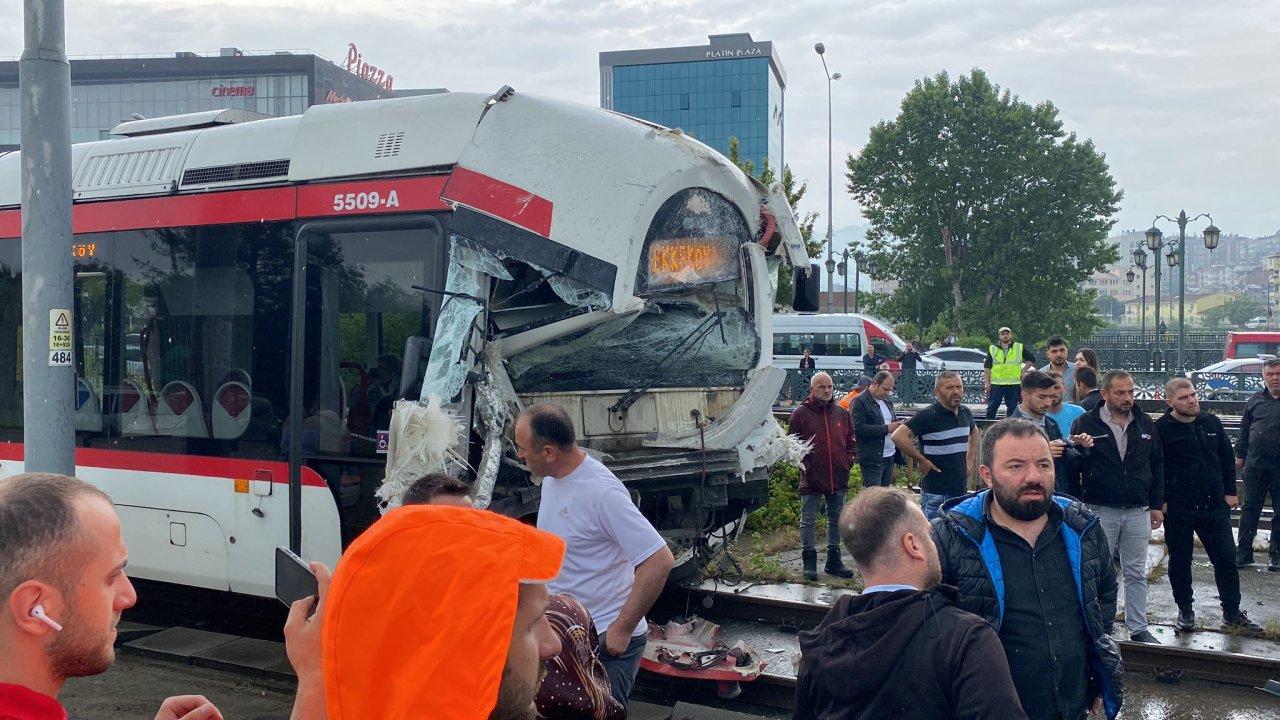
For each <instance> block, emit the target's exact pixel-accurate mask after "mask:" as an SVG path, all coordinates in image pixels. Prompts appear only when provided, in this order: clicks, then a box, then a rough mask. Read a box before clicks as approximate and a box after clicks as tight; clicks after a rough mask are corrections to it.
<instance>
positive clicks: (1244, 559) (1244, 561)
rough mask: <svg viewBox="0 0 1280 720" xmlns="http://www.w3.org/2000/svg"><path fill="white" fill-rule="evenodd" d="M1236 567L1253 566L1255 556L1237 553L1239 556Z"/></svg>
mask: <svg viewBox="0 0 1280 720" xmlns="http://www.w3.org/2000/svg"><path fill="white" fill-rule="evenodd" d="M1236 567H1239V568H1247V567H1253V556H1252V555H1237V556H1236Z"/></svg>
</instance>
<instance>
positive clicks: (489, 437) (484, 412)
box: [471, 381, 511, 510]
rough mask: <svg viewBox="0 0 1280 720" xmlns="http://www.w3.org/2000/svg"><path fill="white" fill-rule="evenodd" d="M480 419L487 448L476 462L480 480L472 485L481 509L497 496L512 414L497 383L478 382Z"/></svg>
mask: <svg viewBox="0 0 1280 720" xmlns="http://www.w3.org/2000/svg"><path fill="white" fill-rule="evenodd" d="M475 390H476V396H475V404H476V415H477V418H476V422H477V424H479V425H480V426H481V427H480V428H479V430H480V436H481V437H483V438H484V448H483V449H482V450H481V451H480V463H479V464H478V465H477V466H476V481H475V484H473V485H472V486H471V501H472V504H474V505H475V506H476V507H477V508H480V509H481V510H483V509H485V508H487V507H489V503H490V502H491V501H492V500H493V486H494V484H495V483H496V482H497V481H498V468H499V466H501V464H502V452H503V440H504V439H505V436H506V433H505V432H504V429H505V427H506V424H507V420H509V419H510V417H511V416H510V414H509V413H508V412H507V404H506V401H505V400H504V399H503V397H502V394H501V393H500V392H499V391H498V389H497V388H496V387H494V385H493V383H491V382H488V381H484V382H478V383H476V385H475Z"/></svg>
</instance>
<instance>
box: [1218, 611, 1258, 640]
mask: <svg viewBox="0 0 1280 720" xmlns="http://www.w3.org/2000/svg"><path fill="white" fill-rule="evenodd" d="M1222 629H1223V630H1227V631H1229V632H1238V633H1242V634H1245V635H1253V636H1255V637H1262V634H1263V633H1264V632H1265V631H1264V630H1263V629H1262V626H1261V625H1259V624H1258V623H1256V622H1254V621H1252V620H1250V619H1249V616H1248V615H1245V614H1244V611H1243V610H1237V611H1235V612H1233V613H1223V615H1222Z"/></svg>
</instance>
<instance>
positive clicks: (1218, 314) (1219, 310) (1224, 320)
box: [1201, 297, 1266, 328]
mask: <svg viewBox="0 0 1280 720" xmlns="http://www.w3.org/2000/svg"><path fill="white" fill-rule="evenodd" d="M1265 311H1266V308H1265V307H1263V305H1262V303H1260V302H1256V301H1254V300H1250V299H1249V298H1247V297H1237V298H1233V299H1231V300H1228V301H1227V302H1225V303H1223V304H1221V305H1219V306H1218V307H1215V308H1209V309H1208V310H1205V311H1204V314H1203V315H1202V316H1201V317H1203V319H1204V324H1205V325H1206V326H1207V327H1210V328H1218V327H1221V326H1222V325H1224V324H1225V325H1229V326H1231V327H1243V326H1244V324H1245V323H1247V322H1249V321H1250V320H1252V319H1253V318H1255V317H1257V316H1259V315H1262V314H1263V313H1264V312H1265Z"/></svg>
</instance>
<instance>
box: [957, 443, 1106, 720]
mask: <svg viewBox="0 0 1280 720" xmlns="http://www.w3.org/2000/svg"><path fill="white" fill-rule="evenodd" d="M978 470H979V472H980V473H981V474H982V479H983V481H984V482H986V484H987V486H988V487H989V488H990V489H989V490H983V491H980V492H976V493H971V494H969V495H966V496H964V497H960V498H955V499H953V500H949V501H948V502H947V503H946V504H944V505H943V506H942V514H941V515H940V516H939V517H938V518H937V519H936V520H934V521H933V539H934V542H936V543H937V545H938V555H939V556H940V558H941V561H942V581H943V582H944V583H947V584H949V585H955V586H956V587H957V588H958V589H959V593H960V595H959V605H960V607H961V608H963V609H965V610H968V611H969V612H972V613H975V614H978V615H981V616H982V617H984V618H986V619H987V621H988V622H990V623H991V624H992V625H993V626H994V627H995V630H996V632H997V633H998V634H999V636H1000V642H1001V644H1002V645H1003V646H1004V651H1005V655H1006V656H1007V657H1008V660H1009V669H1010V671H1011V673H1012V675H1013V685H1014V687H1016V688H1017V689H1018V697H1019V699H1020V700H1021V702H1022V709H1023V710H1025V711H1026V713H1027V716H1028V717H1030V718H1032V719H1033V720H1039V719H1041V718H1043V719H1044V720H1057V719H1058V718H1070V719H1071V720H1081V718H1083V717H1084V716H1085V715H1086V714H1087V713H1088V712H1089V709H1090V707H1091V706H1093V707H1095V708H1096V707H1097V705H1098V701H1099V700H1100V701H1101V705H1102V708H1103V709H1104V710H1105V712H1106V714H1107V717H1108V718H1112V719H1113V720H1114V718H1115V717H1116V715H1117V714H1118V713H1119V712H1120V706H1121V704H1122V702H1123V697H1124V666H1123V663H1122V662H1121V659H1120V650H1119V648H1117V646H1116V643H1115V641H1114V640H1112V639H1111V637H1110V636H1109V635H1108V633H1109V632H1110V630H1111V625H1112V623H1113V620H1114V618H1115V611H1116V575H1115V566H1114V565H1113V564H1112V562H1111V549H1110V546H1108V545H1107V539H1106V536H1105V534H1104V533H1103V532H1102V528H1101V527H1100V525H1099V523H1098V518H1097V517H1096V516H1095V515H1094V514H1093V513H1091V512H1089V510H1088V509H1087V508H1086V507H1085V506H1084V504H1083V503H1080V502H1079V501H1076V500H1072V499H1071V498H1069V497H1066V496H1063V495H1054V494H1053V477H1054V473H1053V456H1052V454H1051V453H1050V451H1049V441H1048V439H1047V438H1045V436H1044V433H1042V432H1041V431H1040V429H1039V428H1037V427H1036V426H1035V425H1032V424H1031V423H1029V422H1027V421H1026V420H1020V419H1017V418H1013V419H1007V420H1003V421H1001V422H999V423H996V424H995V425H994V426H993V427H991V428H989V429H988V430H987V431H986V433H985V434H984V435H983V438H982V464H981V465H980V466H979V468H978Z"/></svg>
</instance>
